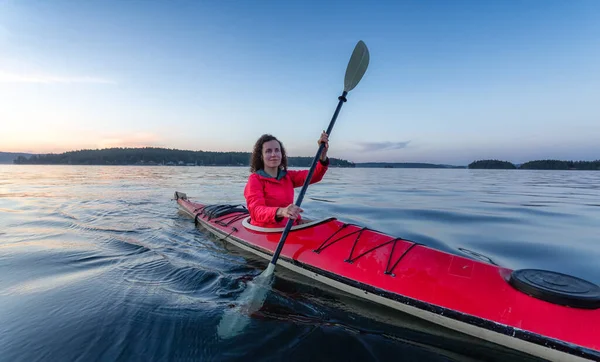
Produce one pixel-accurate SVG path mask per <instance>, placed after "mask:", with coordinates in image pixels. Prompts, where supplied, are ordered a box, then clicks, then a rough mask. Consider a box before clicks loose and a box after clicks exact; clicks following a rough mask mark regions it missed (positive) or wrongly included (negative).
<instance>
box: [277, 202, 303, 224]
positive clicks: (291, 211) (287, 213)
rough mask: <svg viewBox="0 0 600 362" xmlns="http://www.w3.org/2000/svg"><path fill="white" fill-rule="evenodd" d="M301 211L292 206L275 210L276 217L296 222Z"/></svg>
mask: <svg viewBox="0 0 600 362" xmlns="http://www.w3.org/2000/svg"><path fill="white" fill-rule="evenodd" d="M303 211H304V210H302V209H301V208H299V207H298V206H296V205H294V204H289V205H288V206H287V207H280V208H279V209H277V216H278V217H287V218H289V219H292V220H296V219H297V218H298V216H300V213H301V212H303Z"/></svg>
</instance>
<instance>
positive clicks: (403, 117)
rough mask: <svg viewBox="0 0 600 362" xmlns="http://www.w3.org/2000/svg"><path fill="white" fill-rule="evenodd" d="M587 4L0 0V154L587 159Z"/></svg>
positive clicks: (593, 92)
mask: <svg viewBox="0 0 600 362" xmlns="http://www.w3.org/2000/svg"><path fill="white" fill-rule="evenodd" d="M599 39H600V1H597V0H577V1H564V0H561V1H554V0H544V1H510V0H502V1H500V0H498V1H475V0H473V1H460V0H456V1H446V0H440V1H427V0H424V1H417V0H414V1H390V2H367V1H363V2H358V1H267V0H264V1H263V0H259V1H233V0H232V1H62V0H53V1H42V0H38V1H32V0H24V1H11V0H9V1H6V0H0V151H6V152H31V153H45V152H63V151H69V150H74V149H82V148H104V147H113V146H135V147H137V146H157V147H167V148H179V149H190V150H207V151H210V150H214V151H248V152H249V151H250V150H251V148H252V145H253V143H254V142H255V140H256V139H257V138H258V137H259V136H260V135H261V134H263V133H272V134H274V135H276V136H277V137H279V138H280V139H281V140H282V141H283V143H284V145H285V147H286V148H287V150H288V153H289V154H290V155H293V156H313V155H314V153H315V152H316V150H317V143H316V141H317V139H318V137H319V134H320V132H321V130H324V129H326V128H327V125H328V124H329V121H330V119H331V116H332V114H333V111H334V109H335V106H336V105H337V97H338V96H339V95H340V93H341V90H342V86H343V77H344V72H345V68H346V65H347V63H348V59H349V57H350V54H351V52H352V50H353V48H354V46H355V44H356V42H357V41H358V40H363V41H364V42H365V43H366V44H367V46H368V47H369V51H370V55H371V62H370V66H369V69H368V70H367V73H366V74H365V76H364V78H363V80H362V82H361V83H360V84H359V85H358V86H357V87H356V88H355V89H354V90H353V91H352V92H351V93H350V95H349V96H348V102H347V103H346V104H345V105H344V107H343V108H342V112H341V113H340V116H339V118H338V121H337V123H336V126H335V128H334V129H333V133H332V135H331V138H330V139H331V142H330V143H331V146H330V152H329V154H330V156H331V157H340V158H344V159H347V160H351V161H354V162H365V161H395V162H434V163H448V164H457V165H458V164H461V165H462V164H466V163H469V162H471V161H473V160H476V159H486V158H496V159H502V160H507V161H511V162H516V163H518V162H524V161H528V160H533V159H547V158H553V159H564V160H567V159H568V160H594V159H599V158H600V42H599Z"/></svg>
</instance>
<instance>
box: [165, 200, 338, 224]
mask: <svg viewBox="0 0 600 362" xmlns="http://www.w3.org/2000/svg"><path fill="white" fill-rule="evenodd" d="M174 197H175V200H180V199H181V200H185V201H187V200H188V197H187V195H186V194H185V193H184V192H179V191H176V192H175V196H174ZM249 213H250V212H249V211H248V209H247V208H246V206H244V205H242V204H237V205H232V204H208V205H204V206H203V207H201V208H198V209H197V210H195V211H194V214H195V217H196V218H198V217H201V216H203V217H206V218H207V220H213V219H218V220H217V221H215V222H216V223H218V224H219V225H224V226H227V225H229V224H231V223H232V222H234V221H237V220H240V219H242V218H243V220H242V225H243V226H244V227H245V228H246V229H248V230H252V231H257V232H261V233H280V232H283V230H284V229H285V228H284V227H277V228H266V227H262V226H256V225H252V220H251V218H250V216H249ZM192 216H194V215H192ZM333 220H336V218H335V217H327V218H322V219H315V220H312V219H302V220H301V221H300V223H299V224H297V225H294V226H292V228H291V230H290V231H294V230H300V229H306V228H309V227H313V226H315V225H318V224H322V223H325V222H329V221H333Z"/></svg>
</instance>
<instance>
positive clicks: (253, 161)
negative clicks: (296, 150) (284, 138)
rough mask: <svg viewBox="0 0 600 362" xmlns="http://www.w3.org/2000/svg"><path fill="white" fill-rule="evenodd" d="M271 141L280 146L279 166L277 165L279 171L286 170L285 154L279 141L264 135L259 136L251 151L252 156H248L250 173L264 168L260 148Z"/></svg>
mask: <svg viewBox="0 0 600 362" xmlns="http://www.w3.org/2000/svg"><path fill="white" fill-rule="evenodd" d="M273 140H275V141H277V142H279V146H281V164H280V165H279V169H281V170H287V154H286V153H285V148H284V147H283V143H281V141H280V140H278V139H277V137H275V136H272V135H270V134H264V135H262V136H260V138H259V139H258V140H257V141H256V143H255V144H254V148H253V149H252V155H251V156H250V172H256V171H258V170H260V169H263V168H264V167H265V163H264V162H263V159H262V147H263V144H264V143H265V142H269V141H273Z"/></svg>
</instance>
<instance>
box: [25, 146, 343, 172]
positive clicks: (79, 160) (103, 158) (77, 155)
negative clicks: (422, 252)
mask: <svg viewBox="0 0 600 362" xmlns="http://www.w3.org/2000/svg"><path fill="white" fill-rule="evenodd" d="M313 158H314V157H288V166H291V167H309V166H310V164H311V162H312V160H313ZM13 163H15V164H17V165H144V166H156V165H162V166H249V165H250V153H249V152H208V151H188V150H178V149H168V148H156V147H141V148H121V147H116V148H105V149H99V150H79V151H69V152H64V153H58V154H55V153H50V154H40V155H30V156H29V157H25V156H18V157H17V158H16V159H14V161H13ZM329 164H330V166H332V167H354V166H355V165H354V163H352V162H349V161H347V160H342V159H337V158H330V159H329Z"/></svg>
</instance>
